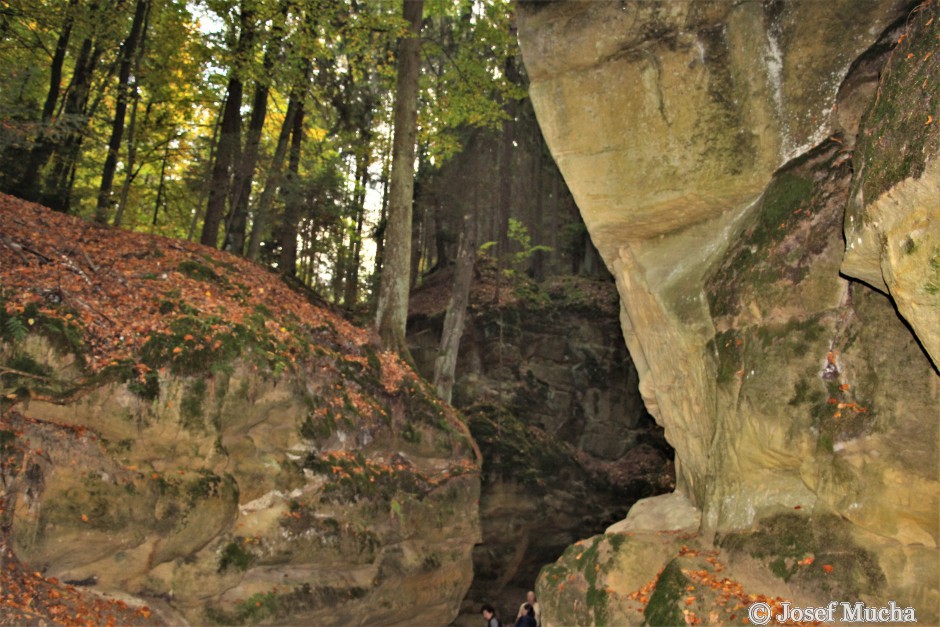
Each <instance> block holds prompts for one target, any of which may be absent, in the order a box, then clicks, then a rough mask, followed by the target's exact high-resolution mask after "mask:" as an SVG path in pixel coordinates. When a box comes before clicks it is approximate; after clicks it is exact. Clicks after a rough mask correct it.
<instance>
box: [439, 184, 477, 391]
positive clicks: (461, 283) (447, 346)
mask: <svg viewBox="0 0 940 627" xmlns="http://www.w3.org/2000/svg"><path fill="white" fill-rule="evenodd" d="M474 189H476V188H474ZM474 209H476V207H474ZM476 253H477V242H476V221H475V220H473V216H472V215H470V214H468V215H465V216H464V217H463V228H462V230H461V233H460V239H459V241H458V244H457V267H456V269H455V271H454V286H453V290H452V291H451V295H450V301H449V302H448V303H447V313H445V314H444V330H443V331H442V333H441V346H440V350H439V351H438V354H437V359H436V360H435V361H434V381H433V383H434V388H435V390H437V395H438V397H440V399H441V400H443V401H444V402H445V403H450V402H451V398H452V396H453V392H454V373H455V372H456V371H457V355H458V353H459V351H460V338H461V337H463V327H464V322H465V321H466V317H467V303H468V302H469V301H470V285H471V283H472V282H473V266H474V262H475V261H476Z"/></svg>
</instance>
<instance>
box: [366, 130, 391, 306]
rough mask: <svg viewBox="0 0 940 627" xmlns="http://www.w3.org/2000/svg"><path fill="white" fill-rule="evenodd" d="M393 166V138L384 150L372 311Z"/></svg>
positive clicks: (386, 220) (376, 230) (382, 255)
mask: <svg viewBox="0 0 940 627" xmlns="http://www.w3.org/2000/svg"><path fill="white" fill-rule="evenodd" d="M391 166H392V140H391V138H389V140H388V141H386V142H385V148H384V149H383V150H382V180H381V183H382V209H381V210H380V211H379V222H378V224H376V226H375V231H374V233H373V236H374V237H375V265H374V266H373V268H372V279H371V283H372V299H371V300H372V302H371V307H372V308H373V309H372V312H373V313H375V308H376V307H377V306H378V303H377V302H376V301H377V300H378V298H377V296H378V293H379V281H380V280H381V278H382V260H383V259H384V258H385V231H386V225H387V224H388V187H389V185H388V177H389V173H390V172H391Z"/></svg>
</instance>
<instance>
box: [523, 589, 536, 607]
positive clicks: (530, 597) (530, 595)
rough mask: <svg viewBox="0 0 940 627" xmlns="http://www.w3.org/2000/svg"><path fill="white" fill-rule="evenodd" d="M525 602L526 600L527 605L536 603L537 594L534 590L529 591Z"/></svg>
mask: <svg viewBox="0 0 940 627" xmlns="http://www.w3.org/2000/svg"><path fill="white" fill-rule="evenodd" d="M525 600H526V603H529V604H532V603H535V592H533V591H532V590H529V591H528V592H526V595H525Z"/></svg>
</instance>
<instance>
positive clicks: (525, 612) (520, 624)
mask: <svg viewBox="0 0 940 627" xmlns="http://www.w3.org/2000/svg"><path fill="white" fill-rule="evenodd" d="M520 610H521V611H522V616H520V617H519V618H517V619H516V624H515V627H537V625H536V622H535V610H534V609H533V608H532V606H531V605H530V604H528V603H523V604H522V607H521V608H520Z"/></svg>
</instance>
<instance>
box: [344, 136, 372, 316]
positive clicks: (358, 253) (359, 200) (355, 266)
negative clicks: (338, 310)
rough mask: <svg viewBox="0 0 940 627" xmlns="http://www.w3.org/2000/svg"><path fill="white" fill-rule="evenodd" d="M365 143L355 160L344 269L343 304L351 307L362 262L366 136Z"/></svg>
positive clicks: (367, 167) (366, 158)
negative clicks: (352, 217)
mask: <svg viewBox="0 0 940 627" xmlns="http://www.w3.org/2000/svg"><path fill="white" fill-rule="evenodd" d="M362 141H363V142H364V143H366V146H364V147H363V151H362V152H361V153H360V154H359V156H358V157H357V158H356V195H355V201H354V202H355V207H356V232H355V235H353V240H352V254H351V256H350V259H349V264H348V266H347V268H346V292H345V294H343V304H345V305H346V306H347V307H352V306H353V305H355V304H356V301H358V300H359V263H360V261H361V260H362V259H361V258H362V223H363V220H364V218H365V213H366V207H365V204H366V186H367V185H368V183H369V147H368V142H369V138H368V135H366V136H365V137H363V139H362Z"/></svg>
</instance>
